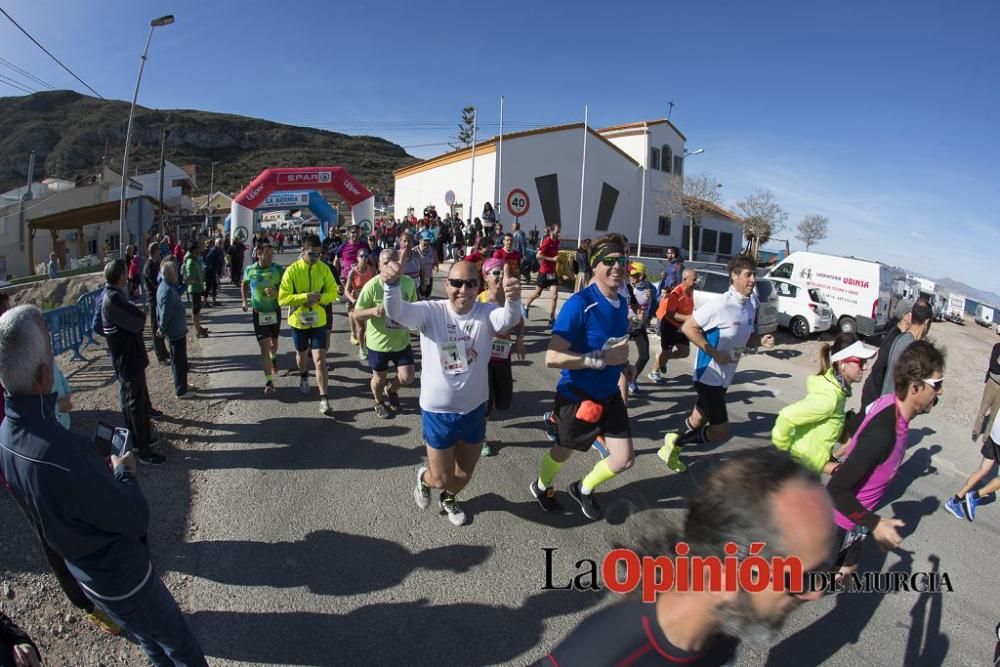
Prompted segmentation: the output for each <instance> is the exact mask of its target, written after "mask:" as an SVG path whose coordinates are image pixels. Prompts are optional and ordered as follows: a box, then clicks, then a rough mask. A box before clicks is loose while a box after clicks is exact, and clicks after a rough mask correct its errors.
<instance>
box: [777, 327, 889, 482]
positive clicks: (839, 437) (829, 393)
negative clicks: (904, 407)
mask: <svg viewBox="0 0 1000 667" xmlns="http://www.w3.org/2000/svg"><path fill="white" fill-rule="evenodd" d="M877 352H878V348H875V347H872V346H871V345H865V344H864V343H862V342H861V341H859V340H858V337H857V336H855V335H854V334H853V333H842V334H840V335H839V336H837V337H836V338H835V339H834V340H833V344H832V345H831V344H829V343H824V344H823V345H822V347H820V350H819V372H818V373H816V375H810V376H809V378H808V379H807V380H806V392H807V393H806V397H805V398H803V399H802V400H801V401H798V402H796V403H792V404H791V405H788V406H786V407H785V408H783V409H782V410H781V412H779V413H778V418H777V421H775V424H774V429H773V430H772V431H771V440H772V441H773V442H774V446H775V447H777V448H778V449H780V450H782V451H785V452H788V453H789V454H791V456H792V458H793V459H795V460H796V461H797V462H798V463H799V464H800V465H802V466H803V467H805V468H809V469H810V470H812V471H813V472H816V473H821V472H825V473H827V474H830V473H832V472H833V471H834V469H835V468H836V466H837V461H836V460H835V458H834V456H835V455H834V447H836V446H837V444H838V443H841V442H846V440H847V438H846V437H844V432H845V431H844V422H845V413H844V405H845V403H846V402H847V399H848V398H850V397H851V385H855V384H857V383H859V382H861V378H862V377H864V374H865V366H867V365H868V361H869V360H870V359H871V358H872V357H874V356H875V354H876V353H877Z"/></svg>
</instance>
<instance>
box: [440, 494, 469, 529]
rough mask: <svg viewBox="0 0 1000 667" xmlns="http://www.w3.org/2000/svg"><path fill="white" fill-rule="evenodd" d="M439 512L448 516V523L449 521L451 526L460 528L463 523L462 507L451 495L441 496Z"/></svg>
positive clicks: (463, 513)
mask: <svg viewBox="0 0 1000 667" xmlns="http://www.w3.org/2000/svg"><path fill="white" fill-rule="evenodd" d="M440 505H441V511H442V512H444V513H445V514H447V515H448V521H451V525H453V526H461V525H462V524H464V523H465V512H463V511H462V506H461V505H459V504H458V499H456V498H455V496H453V495H451V494H447V495H446V494H444V493H442V494H441V501H440Z"/></svg>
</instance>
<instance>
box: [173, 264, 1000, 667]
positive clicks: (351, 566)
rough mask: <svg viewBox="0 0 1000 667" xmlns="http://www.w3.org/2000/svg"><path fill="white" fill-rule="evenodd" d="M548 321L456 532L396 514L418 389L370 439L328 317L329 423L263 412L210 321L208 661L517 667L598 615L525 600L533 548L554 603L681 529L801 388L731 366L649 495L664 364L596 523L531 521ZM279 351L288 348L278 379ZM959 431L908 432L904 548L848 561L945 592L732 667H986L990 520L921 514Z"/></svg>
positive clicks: (270, 404)
mask: <svg viewBox="0 0 1000 667" xmlns="http://www.w3.org/2000/svg"><path fill="white" fill-rule="evenodd" d="M291 259H292V257H291V256H289V255H285V256H283V257H282V258H280V260H279V261H282V263H285V264H287V263H289V262H290V261H291ZM227 290H229V291H228V292H227V294H226V297H227V298H226V302H227V303H228V304H235V303H237V301H236V298H235V294H236V293H235V289H234V288H231V287H230V288H227ZM546 305H547V303H546V302H545V301H544V300H540V301H539V302H537V305H536V306H534V307H533V309H532V319H531V321H530V327H529V334H528V338H527V341H528V349H529V352H530V357H529V360H528V361H527V362H519V363H515V369H514V376H515V399H514V405H513V408H512V409H511V410H510V412H509V413H508V414H506V415H504V416H503V418H502V419H499V420H498V421H497V422H496V423H493V424H491V425H490V436H491V437H492V438H494V439H497V440H500V441H502V442H503V449H501V451H500V453H499V455H498V456H497V457H495V458H491V459H484V460H482V461H481V463H480V465H479V468H478V470H477V473H476V476H475V478H474V480H473V482H472V484H471V485H470V486H469V488H468V489H467V490H466V491H465V492H464V493H463V494H462V495H463V504H464V507H465V508H466V512H467V513H468V514H469V515H470V517H471V522H470V524H469V525H467V526H465V527H462V528H455V527H453V526H452V525H451V524H450V523H449V522H448V521H447V520H446V518H445V517H444V516H441V515H438V513H437V511H436V507H435V506H434V505H432V507H431V508H430V509H428V510H426V511H423V512H421V511H419V510H418V509H417V508H416V507H415V506H414V503H413V499H412V495H411V494H412V488H413V483H414V471H415V469H416V467H417V465H418V464H419V463H420V462H421V461H422V457H423V447H422V445H421V443H420V440H419V415H418V413H417V396H418V389H417V388H415V387H414V388H411V389H409V390H404V391H403V406H404V411H403V413H402V414H401V415H399V416H397V417H395V418H394V419H391V420H387V421H383V420H381V419H379V418H377V417H376V416H375V415H374V413H373V412H372V410H371V400H370V396H369V393H368V372H367V370H366V368H364V367H363V366H362V364H361V363H360V362H359V361H358V360H357V359H356V348H354V347H352V346H350V344H349V342H348V336H349V334H348V328H347V323H346V320H345V318H344V316H343V311H344V309H343V306H342V305H341V306H337V308H336V311H337V315H336V317H335V323H334V337H333V345H332V348H331V352H330V355H329V361H330V365H331V368H332V373H331V391H330V395H331V399H332V403H333V406H334V408H335V410H336V418H335V419H333V418H329V417H323V416H321V415H320V414H319V412H318V409H317V400H316V395H315V393H313V394H312V395H310V396H309V398H308V400H304V398H303V397H302V396H300V395H299V392H298V387H297V384H298V383H297V380H296V378H294V377H280V378H278V379H277V380H276V384H277V386H278V392H277V394H276V395H275V397H273V398H272V397H267V398H265V396H264V394H263V392H262V390H261V389H262V378H261V371H260V369H259V365H258V355H257V347H256V343H255V341H254V338H253V337H252V335H251V324H250V317H249V315H247V314H243V313H242V312H240V311H239V309H238V307H228V308H221V309H217V310H213V311H210V314H209V316H208V323H209V326H210V328H211V329H212V332H213V335H212V337H211V338H209V339H207V340H205V341H202V343H203V346H202V349H203V350H204V351H205V354H206V357H208V358H210V359H211V362H210V363H209V368H210V369H212V371H213V372H212V373H211V375H210V376H209V382H210V384H209V386H207V387H205V389H204V391H203V392H201V394H202V395H204V396H206V397H207V398H209V399H210V400H213V401H214V400H219V399H227V400H226V402H221V401H220V403H219V410H220V413H219V415H218V420H217V422H216V424H215V425H214V427H213V428H214V432H213V435H212V436H210V437H209V438H208V439H207V441H206V442H204V443H202V444H201V446H200V449H201V451H200V453H197V454H195V457H196V464H197V467H198V468H200V469H202V470H204V473H205V481H204V483H202V484H201V490H200V494H199V495H198V497H197V498H196V499H195V501H194V506H193V509H192V520H193V521H194V522H195V523H196V524H197V526H198V539H199V541H197V542H194V543H192V544H191V545H190V550H189V551H188V553H189V554H190V556H189V557H186V558H184V559H183V565H181V566H180V567H179V568H178V569H182V570H185V571H186V572H187V573H189V574H192V575H195V583H194V587H193V595H192V600H191V601H192V605H193V608H194V610H195V611H194V613H193V617H192V620H193V624H194V626H195V629H196V631H197V632H198V634H199V635H200V637H201V638H202V640H203V643H204V645H205V649H206V652H207V653H208V654H209V655H210V656H211V658H212V659H213V662H214V663H217V664H248V663H250V664H289V665H332V664H345V665H346V664H419V665H424V664H427V665H432V664H449V665H485V664H500V663H505V664H525V663H526V662H529V661H531V660H534V659H535V658H537V657H540V656H541V655H543V654H544V653H545V652H546V650H547V648H549V647H551V646H552V645H553V644H554V643H555V642H556V641H558V639H559V638H561V637H562V636H563V635H565V633H566V632H567V631H568V630H569V629H570V628H572V627H573V626H574V625H575V624H576V623H577V622H578V621H579V620H580V619H581V618H582V617H583V616H584V615H586V614H587V613H589V612H590V611H592V610H593V609H595V608H596V607H598V606H599V605H602V604H606V603H608V602H609V601H610V600H609V598H608V597H607V596H604V595H602V594H598V593H583V592H569V591H558V590H543V585H544V583H545V582H544V575H545V554H544V552H543V551H542V549H543V548H555V549H557V551H555V552H554V557H553V563H554V567H553V570H554V572H555V577H554V579H555V580H554V582H553V583H557V584H558V583H563V582H565V581H568V579H569V578H570V577H571V576H572V575H573V574H575V572H576V571H575V569H574V563H576V562H577V561H578V560H580V559H584V558H595V559H599V558H600V557H601V556H602V555H603V554H604V553H605V552H606V551H607V550H608V544H609V542H610V541H612V540H619V539H627V538H628V531H629V529H630V526H633V525H634V522H635V517H636V516H637V515H641V514H642V513H644V512H647V511H650V510H654V509H658V510H667V511H670V512H672V513H674V514H675V515H677V516H679V511H678V510H679V509H681V508H682V507H683V503H684V498H685V497H686V496H688V495H690V494H692V493H694V492H696V491H697V488H698V485H699V483H700V481H702V480H703V479H704V476H705V473H706V470H707V469H709V468H710V467H711V465H712V464H713V463H714V462H716V461H718V460H719V459H720V458H721V457H724V456H725V455H726V454H727V453H730V452H732V451H735V450H737V449H739V448H743V447H759V446H766V445H767V440H766V438H767V435H768V434H769V432H770V429H771V426H772V424H773V415H774V414H775V413H776V412H777V411H778V410H779V409H780V408H781V407H782V406H783V405H785V404H786V403H787V402H789V401H791V400H795V399H796V398H798V396H799V395H800V394H801V391H802V387H804V379H805V377H804V371H802V370H800V368H799V367H798V366H797V365H795V364H792V363H789V362H788V361H787V359H785V358H783V357H784V356H786V355H787V354H789V352H787V351H785V352H783V351H781V350H778V351H777V352H775V353H774V354H773V355H756V356H748V357H746V358H745V359H744V360H743V362H742V363H741V370H740V373H739V375H738V379H737V383H738V384H736V385H734V386H733V388H732V389H731V390H730V393H729V408H730V415H731V418H732V420H733V422H734V423H735V427H734V433H735V438H734V439H733V440H732V441H731V442H730V443H728V444H726V445H725V446H723V447H721V448H718V449H717V450H715V451H703V452H700V453H694V454H692V455H691V456H690V459H689V460H691V461H692V462H693V465H692V466H691V470H690V473H689V474H688V475H686V476H673V475H667V474H665V473H666V470H665V467H664V466H663V465H662V464H661V463H660V461H659V460H658V459H657V458H656V456H655V451H656V449H657V447H658V446H659V439H660V437H661V436H662V434H663V433H664V432H665V431H666V430H668V429H671V428H674V427H676V425H677V424H678V421H679V420H680V419H682V418H683V415H684V414H685V413H686V412H687V411H688V410H689V408H690V405H691V401H692V400H693V396H692V392H691V391H690V388H689V387H690V385H689V383H690V374H689V371H690V368H689V365H688V363H687V362H685V363H676V362H674V363H675V365H674V366H673V367H672V368H671V370H670V372H669V375H670V380H669V382H667V383H666V384H664V385H662V386H653V385H650V384H648V383H647V384H646V385H645V387H644V389H645V391H644V392H643V393H642V395H641V396H640V397H639V398H637V399H634V400H633V402H632V405H631V406H630V413H631V415H632V419H633V427H634V430H635V435H636V449H637V452H638V460H637V462H636V465H635V467H634V468H633V469H632V470H631V471H630V472H628V473H627V474H625V475H623V476H621V478H619V479H617V480H615V481H613V482H612V483H610V484H608V485H607V488H606V489H602V492H603V493H602V494H601V497H602V502H603V503H604V505H605V507H606V511H607V515H608V517H607V520H606V521H603V522H600V523H590V522H588V521H586V520H585V519H583V518H582V517H581V516H580V515H579V514H574V515H572V516H567V517H551V516H547V515H543V514H542V513H541V511H540V509H539V508H537V506H536V505H535V503H534V501H533V499H532V498H531V496H530V494H529V492H528V484H529V483H530V481H531V480H532V479H533V478H534V476H535V475H536V474H537V466H538V462H539V458H540V456H541V454H542V453H543V451H544V450H545V448H546V446H547V441H545V440H544V437H543V436H542V431H541V429H540V423H539V414H540V413H541V412H542V410H543V409H544V408H545V406H546V404H547V402H548V401H549V400H550V398H551V393H552V389H553V387H554V384H555V379H556V372H555V371H552V370H548V369H546V368H544V366H543V365H542V359H543V353H544V349H545V347H546V345H547V339H548V333H547V329H546V328H545V327H544V318H545V315H544V310H543V309H544V308H545V307H546ZM655 346H656V343H655V339H654V348H655ZM290 350H291V342H290V339H289V338H288V337H287V335H286V336H284V337H283V338H282V340H281V357H280V362H281V364H282V367H284V368H287V367H288V366H289V365H290V363H291V353H290ZM313 391H314V392H315V390H313ZM855 400H857V399H855ZM970 400H978V397H974V398H973V397H970ZM963 430H964V429H960V428H958V427H957V426H953V425H950V424H942V423H938V422H937V421H936V420H935V418H934V416H933V415H931V416H929V417H922V418H920V419H919V420H918V421H917V430H916V433H915V436H914V442H913V445H912V447H911V449H910V454H909V457H908V459H907V461H906V463H905V465H904V466H903V470H902V474H901V475H900V478H899V479H898V481H897V484H896V486H895V487H894V489H893V491H892V492H891V493H890V495H889V498H892V500H891V504H892V509H893V512H894V514H895V515H896V516H897V517H900V518H903V519H904V520H906V521H907V525H908V528H909V529H911V530H912V529H916V532H915V534H913V535H911V536H908V537H907V539H906V541H905V543H904V544H905V546H906V548H907V549H909V550H911V552H910V553H906V554H897V553H893V554H889V555H885V554H880V553H878V552H877V549H870V550H868V552H867V557H866V560H865V561H864V563H863V565H865V566H867V567H868V568H880V569H884V570H885V569H889V570H905V571H909V570H914V571H928V570H934V569H936V570H940V571H944V572H947V573H948V574H949V576H950V578H951V582H952V585H953V586H954V587H955V592H954V593H947V594H943V595H927V594H924V595H921V594H917V593H910V594H906V593H903V594H896V595H841V596H839V597H828V598H826V599H824V600H821V601H818V602H815V603H812V604H810V605H808V606H806V607H804V608H802V609H801V610H800V612H799V613H798V615H797V616H796V617H795V618H794V619H793V620H792V621H791V622H790V623H789V627H788V628H787V631H786V633H785V635H784V637H785V639H784V640H783V641H781V642H780V643H779V644H778V645H777V646H776V647H775V648H773V649H772V650H771V652H770V655H767V654H756V653H753V652H744V654H743V655H742V656H741V664H747V665H756V664H765V663H766V664H772V665H793V664H794V665H809V664H818V663H821V662H826V663H828V664H835V665H855V664H857V665H861V664H879V665H892V664H900V665H902V664H906V665H915V664H928V665H931V664H933V665H939V664H955V665H976V664H983V665H985V664H987V663H988V661H989V660H990V658H991V656H992V647H993V644H992V639H991V637H992V632H993V626H994V624H995V623H996V621H998V620H1000V613H998V611H997V610H996V603H995V600H996V599H998V592H1000V590H998V589H1000V585H998V584H997V582H996V580H995V579H994V578H993V577H991V576H989V575H988V574H987V575H986V576H983V575H984V573H985V572H987V570H986V568H988V567H989V566H990V565H991V564H992V563H994V562H995V560H996V557H995V548H996V545H997V534H996V532H997V529H996V517H995V514H994V512H995V510H994V509H993V508H987V509H986V511H984V512H983V514H982V516H981V520H979V521H977V522H976V523H975V524H973V525H967V524H965V523H964V522H958V521H957V520H955V519H954V518H952V517H950V516H948V515H946V514H945V513H944V512H942V511H940V510H939V503H938V498H941V497H944V496H945V495H946V494H947V493H948V492H951V491H953V490H954V489H955V488H957V486H958V484H959V483H960V482H961V481H962V479H964V476H963V475H962V472H961V471H968V470H971V468H972V466H973V465H974V464H975V463H976V462H977V459H976V457H975V453H974V452H973V453H971V454H970V453H969V450H970V449H971V448H970V446H969V444H968V442H967V436H964V437H965V438H966V439H962V438H960V437H959V434H960V433H961V432H963ZM959 443H960V445H959ZM942 448H943V451H942ZM593 461H594V459H593V455H592V454H590V455H577V456H576V457H575V458H574V459H573V460H572V461H571V462H570V463H569V464H568V465H567V467H566V468H565V469H564V470H563V472H562V473H561V475H560V476H559V478H558V479H557V484H558V485H559V489H560V491H562V490H564V489H565V487H566V485H567V484H568V483H569V482H571V481H573V480H575V479H578V478H579V477H580V476H581V475H582V474H584V473H585V472H586V471H587V470H588V469H589V467H590V466H591V465H592V464H593ZM564 498H565V500H566V502H567V505H569V503H571V501H570V500H569V499H568V497H564ZM991 600H992V601H994V602H990V601H991Z"/></svg>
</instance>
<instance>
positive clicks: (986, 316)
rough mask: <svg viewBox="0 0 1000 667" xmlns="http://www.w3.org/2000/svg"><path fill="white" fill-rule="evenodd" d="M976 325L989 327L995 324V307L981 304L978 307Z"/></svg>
mask: <svg viewBox="0 0 1000 667" xmlns="http://www.w3.org/2000/svg"><path fill="white" fill-rule="evenodd" d="M976 324H981V325H983V326H984V327H988V326H990V325H991V324H993V306H986V305H983V304H979V305H978V306H976Z"/></svg>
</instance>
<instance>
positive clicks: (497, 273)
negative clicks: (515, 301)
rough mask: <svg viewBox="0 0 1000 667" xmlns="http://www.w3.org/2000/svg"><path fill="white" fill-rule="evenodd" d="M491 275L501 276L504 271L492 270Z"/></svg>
mask: <svg viewBox="0 0 1000 667" xmlns="http://www.w3.org/2000/svg"><path fill="white" fill-rule="evenodd" d="M490 275H491V276H493V277H494V278H499V277H500V276H502V275H503V271H490Z"/></svg>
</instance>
